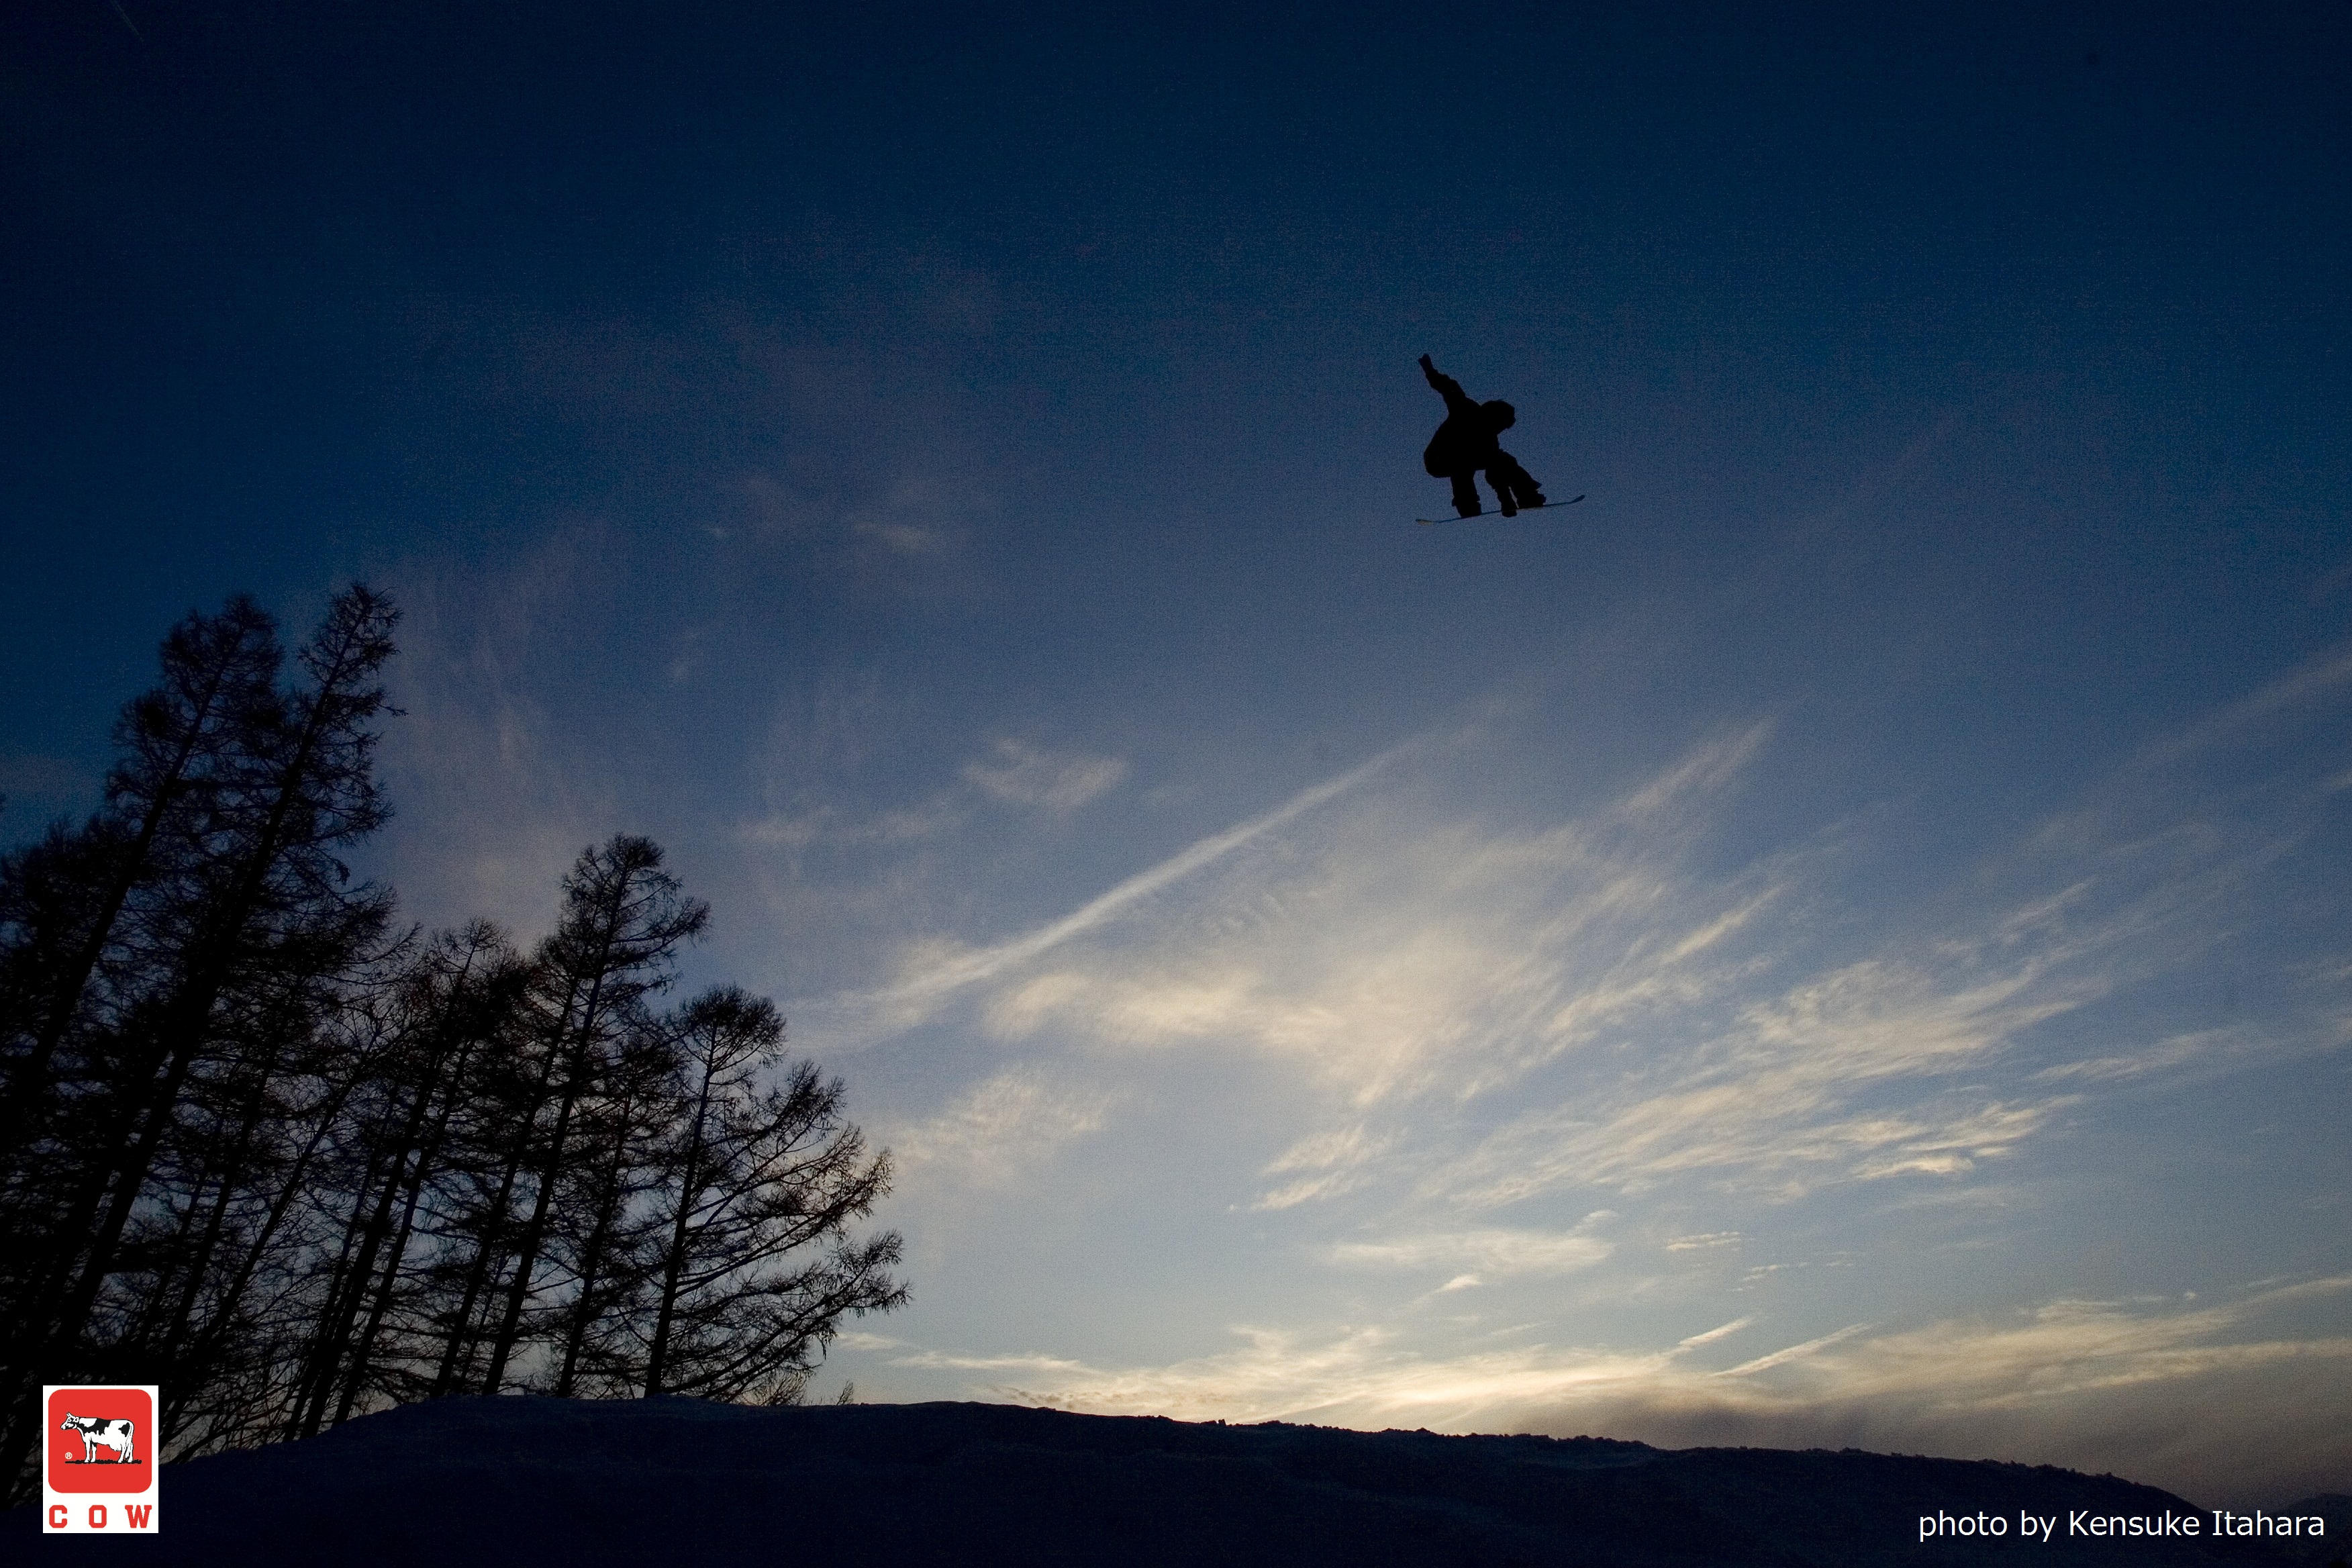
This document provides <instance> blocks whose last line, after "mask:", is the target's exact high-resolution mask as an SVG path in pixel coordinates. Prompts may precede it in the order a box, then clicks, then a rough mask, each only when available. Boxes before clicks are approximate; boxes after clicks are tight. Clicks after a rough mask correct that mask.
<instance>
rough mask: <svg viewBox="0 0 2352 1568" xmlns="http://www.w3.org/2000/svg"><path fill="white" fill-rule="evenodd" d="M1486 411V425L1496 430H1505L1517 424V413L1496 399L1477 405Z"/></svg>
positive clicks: (1514, 409)
mask: <svg viewBox="0 0 2352 1568" xmlns="http://www.w3.org/2000/svg"><path fill="white" fill-rule="evenodd" d="M1478 406H1479V407H1480V408H1483V409H1485V410H1486V423H1488V424H1489V425H1492V426H1494V427H1495V428H1496V429H1497V430H1507V429H1509V428H1510V427H1511V426H1514V425H1517V423H1518V422H1519V411H1518V410H1517V409H1516V408H1514V407H1512V406H1511V405H1509V404H1507V403H1506V402H1504V401H1503V400H1502V399H1501V398H1499V397H1496V398H1493V399H1490V400H1488V401H1487V402H1485V403H1482V404H1480V405H1478Z"/></svg>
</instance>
